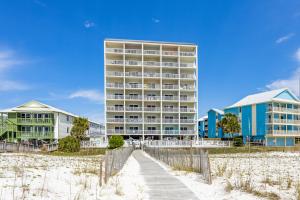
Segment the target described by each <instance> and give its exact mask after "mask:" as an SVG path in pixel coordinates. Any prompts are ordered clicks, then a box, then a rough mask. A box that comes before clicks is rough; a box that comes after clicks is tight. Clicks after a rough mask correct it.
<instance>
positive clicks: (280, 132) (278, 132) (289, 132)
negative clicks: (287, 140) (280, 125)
mask: <svg viewBox="0 0 300 200" xmlns="http://www.w3.org/2000/svg"><path fill="white" fill-rule="evenodd" d="M268 134H273V135H299V136H300V130H268Z"/></svg>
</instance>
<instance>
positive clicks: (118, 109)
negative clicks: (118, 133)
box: [106, 106, 124, 111]
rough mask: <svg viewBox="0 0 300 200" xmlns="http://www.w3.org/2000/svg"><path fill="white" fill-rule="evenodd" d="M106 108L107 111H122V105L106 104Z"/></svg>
mask: <svg viewBox="0 0 300 200" xmlns="http://www.w3.org/2000/svg"><path fill="white" fill-rule="evenodd" d="M106 109H107V110H108V111H124V107H120V106H107V107H106Z"/></svg>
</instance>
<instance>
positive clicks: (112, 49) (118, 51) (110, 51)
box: [105, 48, 124, 53]
mask: <svg viewBox="0 0 300 200" xmlns="http://www.w3.org/2000/svg"><path fill="white" fill-rule="evenodd" d="M105 51H106V53H123V52H124V50H123V49H122V48H106V49H105Z"/></svg>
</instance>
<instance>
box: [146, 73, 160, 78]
mask: <svg viewBox="0 0 300 200" xmlns="http://www.w3.org/2000/svg"><path fill="white" fill-rule="evenodd" d="M144 77H150V78H156V77H158V78H159V77H160V73H149V72H148V73H144Z"/></svg>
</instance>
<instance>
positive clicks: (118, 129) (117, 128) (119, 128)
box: [115, 126, 124, 131]
mask: <svg viewBox="0 0 300 200" xmlns="http://www.w3.org/2000/svg"><path fill="white" fill-rule="evenodd" d="M123 129H124V127H122V126H116V127H115V130H116V131H120V130H123Z"/></svg>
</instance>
